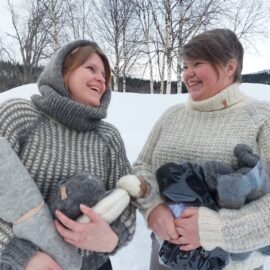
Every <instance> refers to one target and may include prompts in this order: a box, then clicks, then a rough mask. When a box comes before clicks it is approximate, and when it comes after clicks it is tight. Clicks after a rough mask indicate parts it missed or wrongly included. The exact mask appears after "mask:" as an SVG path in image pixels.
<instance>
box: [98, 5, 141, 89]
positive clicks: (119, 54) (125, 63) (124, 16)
mask: <svg viewBox="0 0 270 270" xmlns="http://www.w3.org/2000/svg"><path fill="white" fill-rule="evenodd" d="M93 5H94V8H95V13H96V17H95V22H96V23H97V27H98V29H99V33H100V37H101V38H102V39H103V41H104V42H103V45H104V47H105V51H106V53H107V54H108V55H109V56H110V58H111V62H112V63H113V83H114V85H113V87H114V90H115V91H118V90H119V79H120V77H122V78H123V91H125V89H126V86H125V78H126V75H127V73H128V72H130V71H131V69H132V68H133V67H134V63H135V62H136V59H137V58H138V55H139V50H138V47H137V40H138V39H139V36H138V34H139V33H138V30H139V29H138V28H137V26H136V21H135V20H133V18H134V17H133V14H134V12H135V7H134V5H133V2H131V1H129V0H103V1H99V2H97V1H94V0H93Z"/></svg>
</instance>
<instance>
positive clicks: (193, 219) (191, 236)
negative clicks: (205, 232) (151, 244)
mask: <svg viewBox="0 0 270 270" xmlns="http://www.w3.org/2000/svg"><path fill="white" fill-rule="evenodd" d="M198 219H199V209H198V208H187V209H185V210H184V212H183V213H182V215H181V217H180V218H178V219H176V220H175V227H176V231H177V233H178V234H179V238H178V239H177V240H175V241H170V242H172V243H174V244H177V245H180V249H181V250H184V251H190V250H193V249H196V248H198V247H200V246H201V244H200V235H199V226H198Z"/></svg>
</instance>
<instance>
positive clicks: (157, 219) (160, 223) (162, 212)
mask: <svg viewBox="0 0 270 270" xmlns="http://www.w3.org/2000/svg"><path fill="white" fill-rule="evenodd" d="M148 226H149V228H150V229H151V230H152V231H153V232H154V233H155V234H156V235H157V236H159V237H160V238H161V239H162V240H167V241H170V242H171V240H173V239H177V238H178V236H179V235H178V233H177V231H176V228H175V224H174V217H173V215H172V213H171V210H170V209H169V208H168V207H167V206H165V205H163V204H160V205H158V206H157V207H155V208H154V209H153V210H152V212H151V213H150V215H149V217H148Z"/></svg>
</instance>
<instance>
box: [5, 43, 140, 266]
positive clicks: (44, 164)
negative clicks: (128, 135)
mask: <svg viewBox="0 0 270 270" xmlns="http://www.w3.org/2000/svg"><path fill="white" fill-rule="evenodd" d="M90 43H91V42H90ZM84 44H89V41H75V42H72V43H70V44H68V45H67V46H65V47H63V48H62V49H60V50H59V51H58V52H57V53H56V54H55V56H54V57H53V58H52V61H51V62H50V63H49V64H48V66H47V67H46V68H45V70H44V72H43V73H42V75H41V77H40V79H39V83H38V85H39V90H40V93H41V95H39V96H37V95H36V96H33V98H32V101H33V102H30V101H26V100H20V99H14V100H10V101H8V102H6V103H4V104H2V105H1V106H0V136H2V137H6V138H7V140H8V141H9V143H10V144H11V146H12V147H13V149H14V150H15V152H16V153H17V154H18V156H19V158H20V159H21V161H22V163H23V164H24V166H25V167H26V168H27V170H28V171H29V173H30V175H31V176H32V178H33V180H34V181H35V183H36V184H37V186H38V188H39V189H40V192H41V193H42V195H43V197H44V199H45V201H48V199H49V198H50V196H51V194H52V193H53V192H54V189H55V187H56V185H57V182H58V181H60V180H63V179H67V178H68V177H70V176H72V175H74V174H75V173H78V172H83V171H85V172H88V173H90V174H93V175H97V176H99V177H100V179H101V180H102V181H103V183H104V186H105V189H106V190H111V189H114V188H115V185H116V181H117V180H118V179H119V178H121V177H122V176H124V175H126V174H129V173H130V165H129V162H128V160H127V157H126V152H125V148H124V144H123V141H122V138H121V136H120V134H119V132H118V130H117V129H116V128H115V127H114V126H112V125H111V124H109V123H106V122H104V121H103V120H101V119H102V118H104V117H105V116H106V112H107V107H108V104H109V101H110V90H109V89H107V90H106V91H105V93H104V95H103V97H102V100H101V105H100V106H99V107H97V108H94V107H91V106H86V105H83V104H79V103H77V102H75V101H73V100H71V99H70V97H69V96H68V93H67V91H66V89H65V87H64V82H63V78H62V73H61V70H62V68H61V67H62V62H63V59H64V58H65V55H66V54H67V53H68V52H70V51H71V50H73V49H74V48H76V47H77V46H79V45H84ZM11 181H12V179H11ZM111 227H112V229H113V230H114V231H115V233H116V234H117V235H118V237H119V242H118V246H117V249H119V248H121V247H122V246H123V245H125V244H126V243H127V242H128V241H130V240H131V238H132V236H133V234H134V231H135V208H134V207H133V206H131V205H129V206H128V207H127V208H126V209H125V211H124V212H123V213H122V214H121V215H120V217H119V218H118V219H117V220H116V221H115V222H114V223H112V224H111ZM35 252H37V247H35V246H34V245H31V244H29V243H27V242H25V241H22V240H21V239H18V238H16V237H15V236H14V233H13V230H12V226H11V224H8V223H7V222H5V221H4V220H2V219H0V255H1V257H0V269H7V270H12V269H24V268H25V265H26V263H27V262H28V260H29V259H30V258H31V257H32V256H33V254H35ZM82 254H83V255H84V256H83V267H82V270H96V269H98V268H99V267H100V266H101V265H102V264H104V263H105V261H106V260H107V259H108V255H109V254H107V253H106V254H104V253H97V252H83V253H82Z"/></svg>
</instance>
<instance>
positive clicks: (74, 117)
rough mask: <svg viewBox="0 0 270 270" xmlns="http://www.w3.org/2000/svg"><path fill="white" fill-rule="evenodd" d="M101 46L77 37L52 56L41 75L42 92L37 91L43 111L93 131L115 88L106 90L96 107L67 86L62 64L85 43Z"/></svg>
mask: <svg viewBox="0 0 270 270" xmlns="http://www.w3.org/2000/svg"><path fill="white" fill-rule="evenodd" d="M87 44H90V45H94V46H98V45H97V44H96V43H95V42H91V41H88V40H76V41H73V42H70V43H68V44H67V45H65V46H64V47H62V48H60V49H59V50H58V51H57V52H56V53H55V54H54V55H53V56H52V58H51V60H50V62H49V63H48V64H47V66H46V67H45V69H44V71H43V72H42V73H41V75H40V77H39V79H38V88H39V92H40V95H33V96H32V101H33V103H34V104H35V105H36V106H37V107H38V108H39V109H40V110H42V111H43V112H45V113H46V114H48V115H49V116H51V117H53V118H54V119H56V120H57V121H59V122H61V123H62V124H64V125H66V126H67V127H69V128H71V129H76V130H78V131H89V130H93V129H95V128H96V127H97V125H98V122H99V121H100V120H101V119H103V118H105V117H106V115H107V109H108V106H109V103H110V97H111V90H110V89H107V90H106V91H105V93H104V94H103V96H102V98H101V102H100V106H98V107H93V106H90V105H85V104H82V103H79V102H77V101H74V100H72V99H71V97H70V96H69V93H68V91H67V89H66V88H65V83H64V78H63V75H62V66H63V61H64V59H65V57H66V56H67V55H68V54H69V53H70V52H71V51H72V50H74V49H75V48H77V47H79V46H84V45H87Z"/></svg>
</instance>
